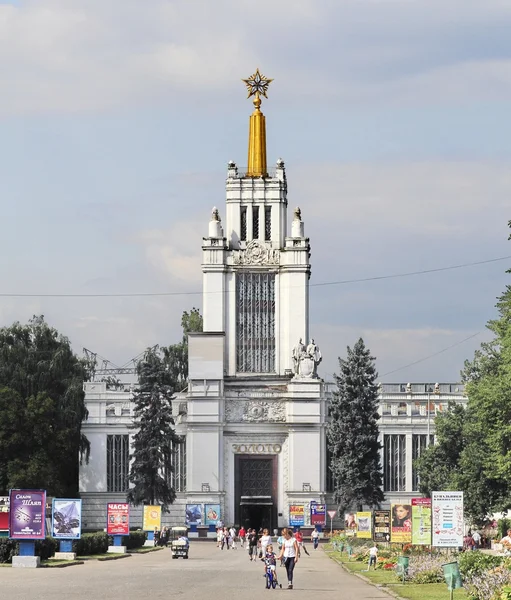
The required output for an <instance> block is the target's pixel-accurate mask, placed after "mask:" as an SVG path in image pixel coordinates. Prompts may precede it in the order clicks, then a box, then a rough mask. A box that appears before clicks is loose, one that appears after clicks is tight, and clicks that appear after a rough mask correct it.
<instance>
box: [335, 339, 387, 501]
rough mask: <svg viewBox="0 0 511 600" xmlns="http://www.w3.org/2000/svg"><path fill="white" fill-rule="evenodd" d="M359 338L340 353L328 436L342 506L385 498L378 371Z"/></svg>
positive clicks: (338, 495)
mask: <svg viewBox="0 0 511 600" xmlns="http://www.w3.org/2000/svg"><path fill="white" fill-rule="evenodd" d="M374 360H375V359H374V358H373V357H372V356H371V354H370V352H369V349H367V348H366V347H365V344H364V341H363V340H362V338H360V339H359V340H358V341H357V343H356V344H355V345H354V346H353V349H351V348H349V347H348V350H347V360H344V359H341V358H339V375H335V380H336V383H337V390H336V391H335V392H334V394H333V399H332V401H331V403H330V406H329V416H330V420H329V422H328V425H327V439H328V445H329V450H330V452H331V462H330V469H331V471H332V475H333V481H334V498H335V502H336V503H337V504H338V505H339V510H340V511H344V510H351V509H358V510H362V507H363V506H364V505H366V506H370V507H378V506H380V503H381V502H382V501H383V491H382V470H381V463H380V449H381V445H380V443H379V440H378V419H379V415H378V387H377V384H376V378H377V376H378V374H377V372H376V369H375V365H374Z"/></svg>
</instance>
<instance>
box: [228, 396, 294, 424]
mask: <svg viewBox="0 0 511 600" xmlns="http://www.w3.org/2000/svg"><path fill="white" fill-rule="evenodd" d="M225 420H226V421H230V422H234V423H243V422H249V423H251V422H273V423H283V422H285V421H286V405H285V404H284V402H260V401H255V402H254V401H247V400H245V401H243V400H226V402H225Z"/></svg>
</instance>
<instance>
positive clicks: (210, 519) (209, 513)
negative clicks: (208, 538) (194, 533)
mask: <svg viewBox="0 0 511 600" xmlns="http://www.w3.org/2000/svg"><path fill="white" fill-rule="evenodd" d="M204 514H205V516H206V525H216V524H217V523H218V521H220V504H205V505H204Z"/></svg>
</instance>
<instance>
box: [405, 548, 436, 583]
mask: <svg viewBox="0 0 511 600" xmlns="http://www.w3.org/2000/svg"><path fill="white" fill-rule="evenodd" d="M444 563H445V556H429V555H423V556H411V557H410V562H409V566H408V572H407V574H406V580H407V581H411V582H412V583H442V581H443V580H444V572H443V569H442V565H443V564H444Z"/></svg>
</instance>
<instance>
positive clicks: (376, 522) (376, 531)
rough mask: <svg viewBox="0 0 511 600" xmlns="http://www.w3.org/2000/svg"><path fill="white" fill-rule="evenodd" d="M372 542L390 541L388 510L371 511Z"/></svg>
mask: <svg viewBox="0 0 511 600" xmlns="http://www.w3.org/2000/svg"><path fill="white" fill-rule="evenodd" d="M373 540H374V541H375V542H389V541H390V510H375V511H373Z"/></svg>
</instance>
